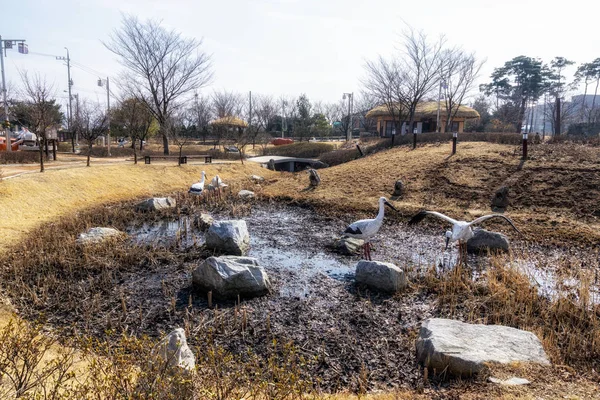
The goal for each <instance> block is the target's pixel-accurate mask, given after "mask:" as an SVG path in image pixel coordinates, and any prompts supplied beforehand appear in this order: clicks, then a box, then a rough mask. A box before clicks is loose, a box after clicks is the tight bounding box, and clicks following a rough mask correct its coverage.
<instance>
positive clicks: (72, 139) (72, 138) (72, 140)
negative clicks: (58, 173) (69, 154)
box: [71, 131, 75, 153]
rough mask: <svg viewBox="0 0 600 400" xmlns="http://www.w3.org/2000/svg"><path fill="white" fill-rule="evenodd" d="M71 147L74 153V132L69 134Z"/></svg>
mask: <svg viewBox="0 0 600 400" xmlns="http://www.w3.org/2000/svg"><path fill="white" fill-rule="evenodd" d="M71 146H72V148H73V153H75V131H73V132H71Z"/></svg>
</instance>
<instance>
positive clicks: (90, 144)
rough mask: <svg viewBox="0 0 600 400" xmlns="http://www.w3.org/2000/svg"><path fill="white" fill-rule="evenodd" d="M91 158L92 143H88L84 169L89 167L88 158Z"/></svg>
mask: <svg viewBox="0 0 600 400" xmlns="http://www.w3.org/2000/svg"><path fill="white" fill-rule="evenodd" d="M91 156H92V142H91V141H90V143H89V144H88V156H87V165H86V167H89V166H90V157H91Z"/></svg>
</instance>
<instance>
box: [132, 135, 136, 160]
mask: <svg viewBox="0 0 600 400" xmlns="http://www.w3.org/2000/svg"><path fill="white" fill-rule="evenodd" d="M131 142H132V146H131V148H132V149H133V163H134V164H137V148H136V147H135V139H131Z"/></svg>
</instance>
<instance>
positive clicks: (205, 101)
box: [194, 93, 213, 143]
mask: <svg viewBox="0 0 600 400" xmlns="http://www.w3.org/2000/svg"><path fill="white" fill-rule="evenodd" d="M194 97H195V102H194V115H195V120H194V122H195V124H196V128H197V129H198V131H199V132H200V134H201V135H202V142H203V143H206V136H208V129H209V126H210V121H211V120H212V116H213V112H212V105H211V99H210V97H208V96H201V95H198V94H197V93H196V94H195V95H194Z"/></svg>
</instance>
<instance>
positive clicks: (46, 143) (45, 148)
mask: <svg viewBox="0 0 600 400" xmlns="http://www.w3.org/2000/svg"><path fill="white" fill-rule="evenodd" d="M44 153H46V160H47V159H48V157H50V152H49V151H48V140H46V139H44Z"/></svg>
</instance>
